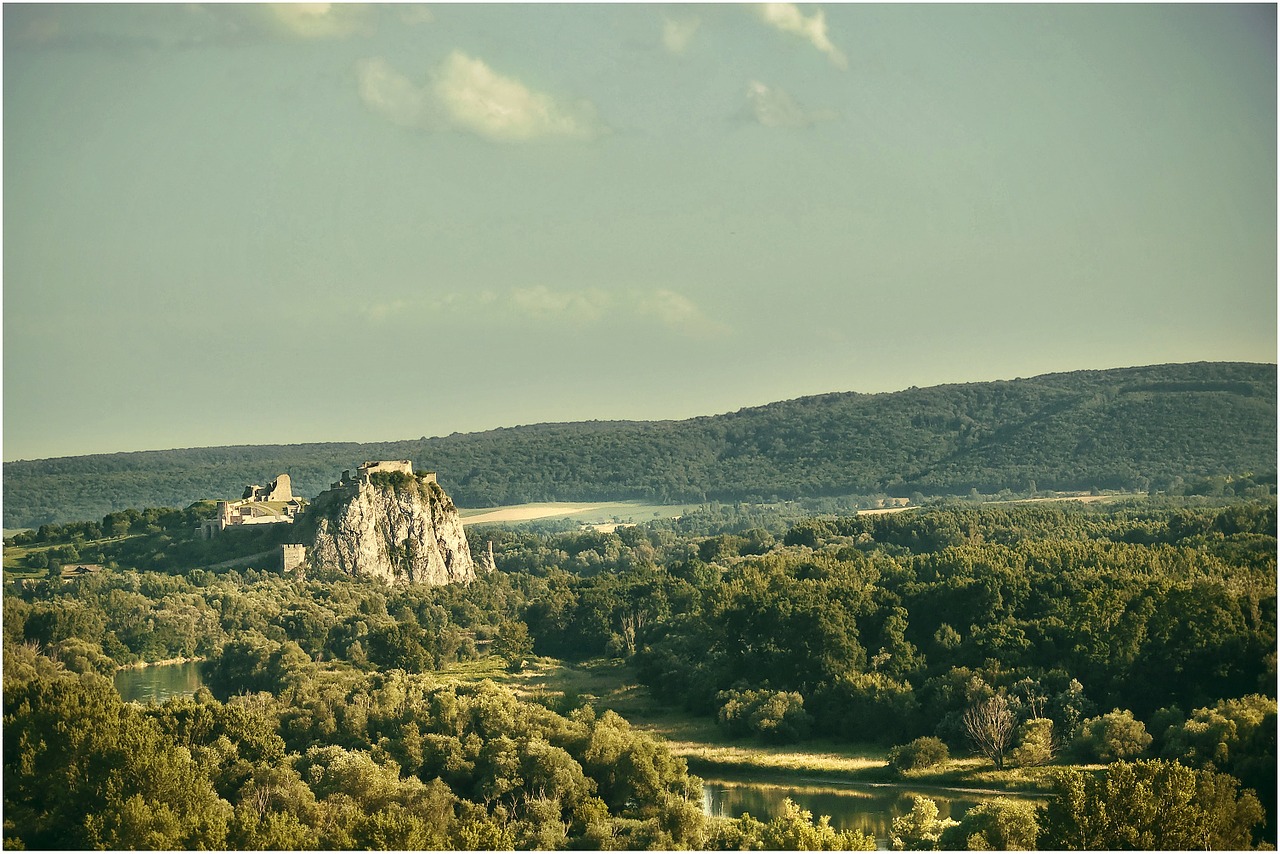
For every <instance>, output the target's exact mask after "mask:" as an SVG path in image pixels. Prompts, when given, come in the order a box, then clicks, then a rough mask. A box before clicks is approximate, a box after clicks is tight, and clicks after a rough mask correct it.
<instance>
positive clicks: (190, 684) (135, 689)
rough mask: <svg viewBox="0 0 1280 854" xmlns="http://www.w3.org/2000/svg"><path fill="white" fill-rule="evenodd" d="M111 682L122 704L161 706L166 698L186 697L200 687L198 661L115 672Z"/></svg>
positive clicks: (201, 682)
mask: <svg viewBox="0 0 1280 854" xmlns="http://www.w3.org/2000/svg"><path fill="white" fill-rule="evenodd" d="M113 680H114V681H115V683H116V690H117V691H119V692H120V699H122V700H124V701H125V702H126V703H129V702H133V701H137V702H139V703H147V702H154V703H163V702H164V701H165V700H167V699H169V698H170V697H181V696H188V697H189V696H191V695H192V694H194V693H195V692H196V690H197V689H198V688H199V687H200V686H201V685H203V684H204V682H203V681H202V680H201V678H200V662H198V661H184V662H181V663H179V664H152V665H150V666H149V667H138V668H132V669H128V670H117V671H116V674H115V676H114V677H113Z"/></svg>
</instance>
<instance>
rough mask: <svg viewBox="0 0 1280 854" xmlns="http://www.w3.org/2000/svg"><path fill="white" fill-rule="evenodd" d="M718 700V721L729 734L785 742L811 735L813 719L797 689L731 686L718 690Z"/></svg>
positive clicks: (779, 742)
mask: <svg viewBox="0 0 1280 854" xmlns="http://www.w3.org/2000/svg"><path fill="white" fill-rule="evenodd" d="M716 701H717V702H718V703H719V704H720V710H719V712H717V714H716V721H717V723H719V724H720V728H721V729H723V730H724V732H725V734H727V735H730V736H733V737H738V738H741V737H744V736H749V735H758V736H760V737H761V738H763V739H765V740H766V741H772V742H775V743H778V744H785V743H790V742H796V741H800V740H801V739H803V738H805V737H806V736H808V734H809V728H810V725H811V721H810V718H809V713H808V712H806V711H805V710H804V697H802V696H800V695H799V694H798V693H796V692H794V691H790V692H786V691H770V690H769V689H767V688H761V689H757V690H744V689H730V690H728V691H721V692H720V693H718V694H717V695H716Z"/></svg>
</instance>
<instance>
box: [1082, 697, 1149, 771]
mask: <svg viewBox="0 0 1280 854" xmlns="http://www.w3.org/2000/svg"><path fill="white" fill-rule="evenodd" d="M1075 745H1076V749H1077V750H1079V751H1080V752H1081V753H1082V754H1084V755H1087V756H1090V757H1092V758H1096V759H1097V760H1099V761H1101V762H1114V761H1116V760H1117V759H1133V758H1135V757H1137V756H1139V755H1141V754H1142V752H1143V751H1144V750H1146V749H1147V748H1148V747H1149V746H1151V735H1150V734H1149V733H1148V732H1147V728H1146V726H1144V725H1143V723H1142V721H1139V720H1134V717H1133V712H1131V711H1129V710H1128V709H1125V710H1123V711H1121V710H1120V709H1113V710H1112V711H1110V712H1108V713H1107V714H1105V715H1100V716H1099V717H1096V718H1090V719H1089V720H1087V721H1085V722H1084V723H1082V724H1081V725H1080V732H1079V733H1078V734H1077V735H1076V741H1075Z"/></svg>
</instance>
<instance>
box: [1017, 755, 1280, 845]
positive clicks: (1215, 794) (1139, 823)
mask: <svg viewBox="0 0 1280 854" xmlns="http://www.w3.org/2000/svg"><path fill="white" fill-rule="evenodd" d="M1054 795H1055V797H1054V799H1053V800H1052V801H1051V802H1050V805H1049V807H1048V810H1047V812H1046V815H1045V821H1044V832H1043V835H1042V836H1041V837H1040V841H1039V844H1040V846H1041V847H1042V848H1045V849H1054V848H1056V849H1066V850H1106V849H1120V848H1124V849H1139V850H1147V851H1160V850H1164V851H1170V850H1190V849H1206V850H1208V849H1224V850H1246V849H1249V848H1253V847H1254V846H1255V845H1256V844H1257V842H1258V839H1257V837H1256V836H1255V831H1256V829H1258V827H1259V826H1260V825H1261V824H1262V822H1263V818H1264V812H1263V809H1262V805H1261V804H1260V803H1259V802H1258V799H1257V797H1256V796H1255V795H1254V794H1253V792H1251V791H1245V792H1243V793H1241V792H1240V791H1239V783H1238V781H1236V780H1235V779H1234V778H1232V777H1229V776H1227V775H1226V774H1219V773H1217V772H1214V771H1211V770H1196V769H1192V768H1188V767H1186V766H1185V765H1180V764H1178V763H1176V762H1166V761H1162V760H1150V761H1140V762H1135V763H1128V762H1116V763H1114V764H1112V765H1109V766H1107V769H1106V771H1105V772H1103V773H1102V774H1101V775H1099V776H1096V777H1094V776H1088V775H1086V774H1084V773H1083V772H1080V771H1074V770H1063V771H1060V772H1058V775H1057V778H1056V783H1055V786H1054Z"/></svg>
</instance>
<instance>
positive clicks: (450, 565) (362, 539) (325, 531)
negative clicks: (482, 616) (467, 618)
mask: <svg viewBox="0 0 1280 854" xmlns="http://www.w3.org/2000/svg"><path fill="white" fill-rule="evenodd" d="M310 513H312V514H314V515H315V518H317V519H318V521H317V522H316V535H315V543H314V544H313V545H312V547H311V551H310V562H311V565H312V566H313V567H315V568H317V569H319V568H324V569H336V570H338V571H340V572H344V573H347V574H349V575H363V576H368V577H372V578H381V579H382V580H384V581H385V582H387V583H388V584H430V585H442V584H451V583H453V582H461V583H464V584H465V583H469V582H471V581H473V580H474V579H475V577H476V569H475V562H474V561H473V560H472V559H471V550H470V549H469V548H468V547H467V538H466V536H465V535H464V534H463V533H462V520H461V519H460V518H458V510H457V508H456V507H454V506H453V502H452V501H451V500H450V499H449V496H447V495H445V493H444V490H443V489H441V488H440V487H439V485H438V484H436V483H433V482H431V481H428V480H424V479H420V478H416V477H412V476H410V477H406V478H405V479H404V480H403V481H402V482H399V483H395V484H392V483H387V482H367V481H361V482H356V483H350V484H345V485H342V486H339V487H338V488H336V489H331V490H329V491H328V492H323V493H321V494H320V495H319V496H317V497H316V500H315V501H314V502H312V505H311V509H310Z"/></svg>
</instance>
